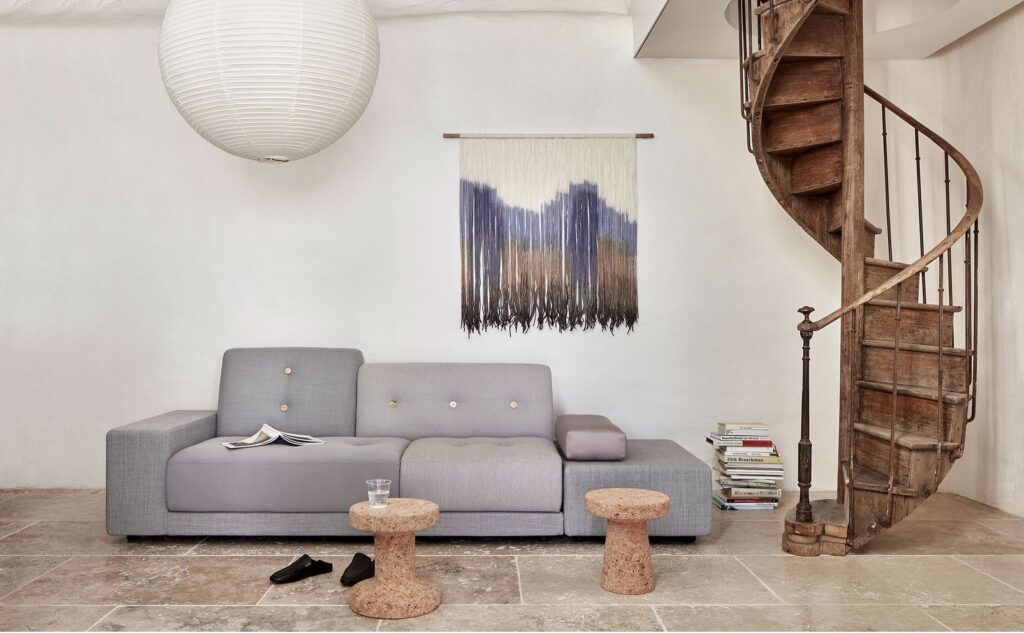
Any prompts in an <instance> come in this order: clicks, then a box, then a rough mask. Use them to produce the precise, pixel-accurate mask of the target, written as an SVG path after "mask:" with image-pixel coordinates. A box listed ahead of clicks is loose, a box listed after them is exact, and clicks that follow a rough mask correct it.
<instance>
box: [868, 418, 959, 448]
mask: <svg viewBox="0 0 1024 633" xmlns="http://www.w3.org/2000/svg"><path fill="white" fill-rule="evenodd" d="M853 428H854V430H855V431H857V432H858V433H864V434H866V435H871V436H872V437H877V438H879V439H881V440H885V441H886V442H888V441H889V429H887V428H885V427H881V426H875V425H874V424H867V423H865V422H856V423H854V425H853ZM895 435H896V445H897V446H902V447H903V448H906V449H908V450H912V451H921V450H926V449H927V450H930V451H934V450H935V445H936V444H937V443H938V441H937V440H936V439H935V438H933V437H928V436H926V435H914V434H913V433H908V432H906V431H900V430H897V431H896V433H895ZM942 445H943V446H942V450H944V451H951V450H953V449H954V448H959V446H960V445H959V444H954V443H952V442H942Z"/></svg>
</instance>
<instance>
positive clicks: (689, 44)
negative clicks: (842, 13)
mask: <svg viewBox="0 0 1024 633" xmlns="http://www.w3.org/2000/svg"><path fill="white" fill-rule="evenodd" d="M1022 1H1024V0H864V54H865V56H866V57H868V58H869V59H924V58H926V57H928V56H929V55H931V54H933V53H935V52H936V51H938V50H940V49H942V48H943V47H945V46H947V45H949V44H951V43H952V42H954V41H956V40H958V39H960V38H961V37H963V36H964V35H967V34H968V33H970V32H971V31H973V30H975V29H977V28H978V27H980V26H982V25H983V24H985V23H986V22H989V21H990V20H992V19H994V18H996V17H998V16H999V15H1001V14H1002V13H1004V12H1005V11H1008V10H1009V9H1011V8H1013V7H1014V6H1016V5H1018V4H1020V3H1021V2H1022ZM652 3H654V4H657V5H659V8H658V10H657V11H653V10H652V8H651V6H650V5H651V4H652ZM631 13H633V14H634V31H635V33H636V37H635V38H634V51H636V53H637V55H636V56H637V57H673V58H699V59H722V58H726V59H733V58H735V57H736V55H737V42H736V28H735V27H734V26H733V25H732V24H734V23H735V13H736V8H735V0H633V7H632V10H631ZM652 15H653V17H652ZM730 23H732V24H730Z"/></svg>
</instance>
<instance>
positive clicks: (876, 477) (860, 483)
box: [851, 464, 919, 497]
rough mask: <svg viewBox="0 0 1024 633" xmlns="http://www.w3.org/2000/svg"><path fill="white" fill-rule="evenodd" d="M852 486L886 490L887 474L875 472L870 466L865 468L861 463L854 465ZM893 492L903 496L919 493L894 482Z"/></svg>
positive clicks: (915, 495) (863, 488)
mask: <svg viewBox="0 0 1024 633" xmlns="http://www.w3.org/2000/svg"><path fill="white" fill-rule="evenodd" d="M851 479H852V484H853V487H854V488H856V489H858V490H871V491H873V492H883V493H884V492H888V490H889V476H888V475H883V474H882V473H879V472H875V471H874V470H871V469H870V468H865V467H864V466H861V465H859V464H858V465H854V467H853V474H852V477H851ZM892 491H893V494H897V495H903V496H905V497H917V496H919V493H918V492H917V491H916V490H914V489H913V488H911V487H909V486H901V485H899V484H896V485H894V486H893V490H892Z"/></svg>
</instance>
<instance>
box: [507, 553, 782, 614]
mask: <svg viewBox="0 0 1024 633" xmlns="http://www.w3.org/2000/svg"><path fill="white" fill-rule="evenodd" d="M601 563H602V559H601V557H600V556H520V557H519V576H520V582H521V583H522V589H523V600H524V601H525V602H526V603H532V604H769V603H775V602H778V600H776V599H775V597H774V596H772V594H771V593H770V592H768V590H766V589H765V588H764V586H763V585H761V583H760V582H758V581H757V579H756V578H754V576H752V575H751V574H750V573H749V572H748V571H747V570H746V569H744V568H743V565H741V564H740V563H739V561H737V560H736V559H735V558H734V557H732V556H659V557H658V558H656V559H655V560H654V578H655V582H656V586H655V589H654V591H653V592H651V593H649V594H645V595H640V596H622V595H618V594H614V593H609V592H607V591H605V590H604V589H602V588H601V584H600V583H601Z"/></svg>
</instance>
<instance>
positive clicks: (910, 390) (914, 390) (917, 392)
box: [857, 380, 967, 404]
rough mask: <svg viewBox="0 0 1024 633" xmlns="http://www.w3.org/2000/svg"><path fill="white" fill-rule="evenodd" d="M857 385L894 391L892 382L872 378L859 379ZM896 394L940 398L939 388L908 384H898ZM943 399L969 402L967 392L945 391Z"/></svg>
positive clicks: (952, 401)
mask: <svg viewBox="0 0 1024 633" xmlns="http://www.w3.org/2000/svg"><path fill="white" fill-rule="evenodd" d="M857 386H858V387H861V388H862V389H871V390H872V391H881V392H883V393H892V383H884V382H874V381H871V380H858V381H857ZM896 394H897V395H900V396H909V397H912V398H923V399H925V400H938V392H937V390H935V389H925V388H923V387H908V386H906V385H897V386H896ZM942 400H943V402H946V403H947V404H963V403H965V402H967V394H965V393H961V392H957V391H943V392H942Z"/></svg>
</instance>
